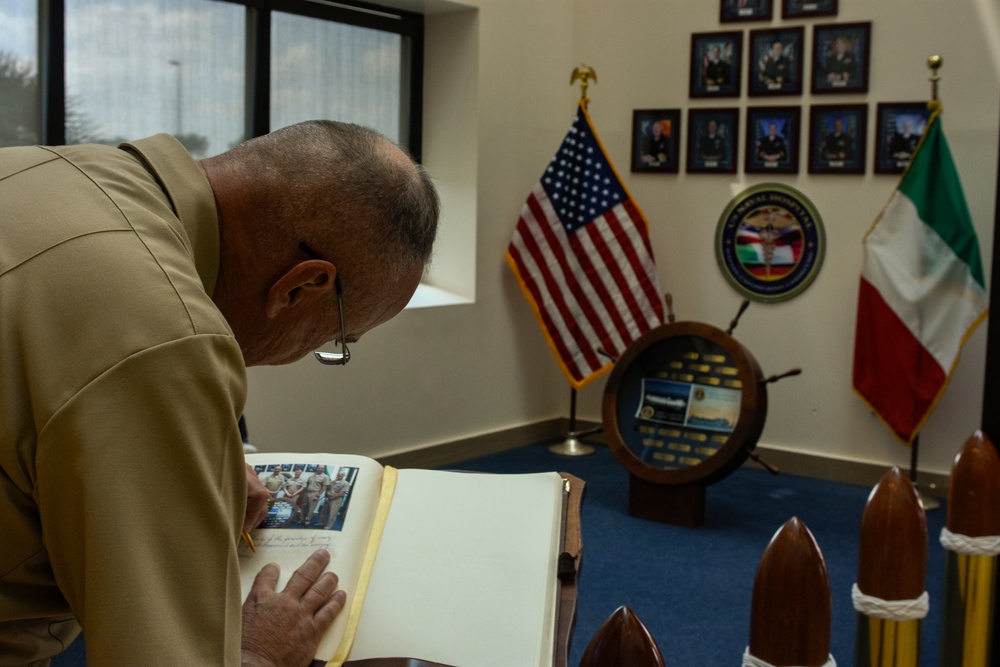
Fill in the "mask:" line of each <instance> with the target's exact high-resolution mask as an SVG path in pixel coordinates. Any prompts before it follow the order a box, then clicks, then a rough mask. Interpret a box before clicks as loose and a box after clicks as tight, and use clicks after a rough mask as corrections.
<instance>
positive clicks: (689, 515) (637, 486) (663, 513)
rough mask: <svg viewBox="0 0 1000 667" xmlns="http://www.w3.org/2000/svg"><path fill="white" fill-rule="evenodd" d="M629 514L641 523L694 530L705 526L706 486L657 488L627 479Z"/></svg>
mask: <svg viewBox="0 0 1000 667" xmlns="http://www.w3.org/2000/svg"><path fill="white" fill-rule="evenodd" d="M628 513H629V516H634V517H638V518H640V519H649V520H650V521H658V522H660V523H669V524H671V525H673V526H681V527H682V528H697V527H698V526H700V525H701V524H703V523H704V522H705V485H704V484H702V483H700V482H692V483H690V484H672V485H667V484H656V483H654V482H647V481H646V480H644V479H642V478H641V477H636V476H635V475H629V484H628Z"/></svg>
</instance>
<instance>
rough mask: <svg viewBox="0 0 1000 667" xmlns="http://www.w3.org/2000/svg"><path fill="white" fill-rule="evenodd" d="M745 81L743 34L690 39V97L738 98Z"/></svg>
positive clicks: (703, 34) (697, 35)
mask: <svg viewBox="0 0 1000 667" xmlns="http://www.w3.org/2000/svg"><path fill="white" fill-rule="evenodd" d="M742 77H743V32H742V31H732V32H696V33H693V34H692V35H691V71H690V75H689V79H688V80H689V83H688V95H689V96H690V97H694V98H697V97H739V96H740V92H741V87H742V80H743V78H742Z"/></svg>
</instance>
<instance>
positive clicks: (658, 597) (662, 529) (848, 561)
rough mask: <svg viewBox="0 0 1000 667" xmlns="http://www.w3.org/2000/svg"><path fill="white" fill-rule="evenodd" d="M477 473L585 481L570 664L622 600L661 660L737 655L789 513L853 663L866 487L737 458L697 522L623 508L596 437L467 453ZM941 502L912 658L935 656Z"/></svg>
mask: <svg viewBox="0 0 1000 667" xmlns="http://www.w3.org/2000/svg"><path fill="white" fill-rule="evenodd" d="M454 467H455V468H458V469H462V470H475V471H481V472H503V473H521V472H540V471H546V470H560V471H563V472H567V473H570V474H573V475H576V476H577V477H579V478H581V479H583V480H584V481H585V482H587V489H586V494H585V496H584V499H583V508H582V511H581V515H582V530H583V566H582V572H581V576H580V584H579V609H578V616H577V623H576V631H575V634H574V641H573V644H572V646H571V651H570V663H569V664H570V665H571V666H573V665H578V664H579V663H580V658H581V657H582V656H583V652H584V650H585V649H586V647H587V643H588V642H589V641H590V638H591V636H593V634H594V632H595V631H596V630H597V629H598V627H600V625H601V623H603V622H604V621H605V619H607V617H608V616H610V615H611V613H612V612H614V611H615V609H617V608H618V607H619V606H621V605H627V606H628V607H629V608H630V609H632V611H633V612H635V613H636V615H637V616H638V617H639V618H640V619H641V620H642V622H643V623H644V624H645V625H646V627H647V628H649V631H650V633H651V634H652V635H653V637H654V638H655V639H656V642H657V644H658V645H659V647H660V650H661V652H662V653H663V658H664V660H665V661H666V663H667V664H668V665H672V666H676V667H699V666H709V667H713V666H716V665H718V666H722V665H738V664H740V661H741V660H742V655H743V651H744V649H745V648H746V646H747V642H748V639H749V627H750V626H749V622H750V599H751V594H752V592H753V580H754V575H755V574H756V571H757V565H758V564H759V563H760V558H761V556H762V555H763V553H764V550H765V549H766V548H767V545H768V543H769V542H770V540H771V538H772V537H773V536H774V533H775V532H776V531H777V530H778V529H779V528H781V526H782V525H783V524H784V523H785V522H786V521H787V520H788V519H790V518H792V517H793V516H797V517H798V518H799V519H800V520H801V521H802V522H803V523H804V524H805V525H806V526H807V527H808V528H809V530H810V532H811V533H812V534H813V537H815V539H816V542H817V543H818V544H819V547H820V550H821V551H822V553H823V557H824V559H825V561H826V565H827V569H828V570H829V573H830V585H831V590H832V597H833V621H832V626H831V653H832V654H833V657H834V658H835V659H836V660H837V663H838V664H839V665H842V666H844V667H846V666H848V665H851V664H853V662H854V639H855V626H856V624H857V618H858V614H857V612H855V610H854V607H853V605H852V603H851V586H852V585H853V584H854V582H855V581H856V580H857V559H858V532H859V530H860V526H861V514H862V512H863V510H864V506H865V501H866V500H867V498H868V495H869V493H870V492H871V488H867V487H860V486H852V485H847V484H838V483H834V482H825V481H820V480H814V479H808V478H805V477H799V476H795V475H789V474H787V473H782V474H780V475H777V476H775V475H772V474H771V473H768V472H765V471H762V470H758V469H752V468H746V467H744V468H740V469H739V470H737V471H736V472H735V473H733V474H732V475H730V476H728V477H726V478H725V479H723V480H722V481H721V482H719V483H717V484H714V485H712V486H710V487H709V488H708V491H707V497H706V503H705V504H706V509H705V523H704V524H703V525H702V526H700V527H698V528H695V529H689V528H680V527H675V526H670V525H665V524H660V523H656V522H651V521H647V520H644V519H637V518H633V517H630V516H629V515H628V473H627V471H625V469H624V468H622V467H621V466H620V465H619V464H618V462H617V461H616V460H615V458H614V456H613V455H612V454H611V452H610V450H608V449H607V448H606V447H604V446H598V447H597V451H596V452H595V453H594V454H593V455H590V456H582V457H564V456H557V455H554V454H552V453H550V452H549V451H548V446H547V445H545V444H541V445H533V446H529V447H523V448H520V449H516V450H511V451H508V452H503V453H500V454H494V455H490V456H484V457H481V458H477V459H474V460H471V461H464V462H462V463H461V464H459V465H457V466H454ZM945 518H946V517H945V509H944V507H943V506H942V507H941V508H938V509H935V510H932V511H929V512H928V513H927V526H928V538H929V539H928V542H929V544H928V554H927V561H928V572H927V591H928V593H929V595H930V598H931V611H930V613H929V614H928V616H927V618H925V619H924V621H923V638H922V643H921V650H922V660H921V665H923V666H924V667H932V666H933V665H937V664H938V650H939V648H938V647H939V644H940V637H939V635H940V608H939V606H938V605H939V602H940V600H941V593H942V583H941V582H942V580H943V575H944V550H943V549H942V548H941V545H940V544H939V543H938V535H940V533H941V528H942V527H943V526H944V521H945Z"/></svg>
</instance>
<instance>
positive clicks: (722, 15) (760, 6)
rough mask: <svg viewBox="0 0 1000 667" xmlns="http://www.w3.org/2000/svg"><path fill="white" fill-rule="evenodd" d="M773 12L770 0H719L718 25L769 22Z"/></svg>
mask: <svg viewBox="0 0 1000 667" xmlns="http://www.w3.org/2000/svg"><path fill="white" fill-rule="evenodd" d="M741 5H742V6H741ZM773 11H774V6H773V4H772V0H719V22H720V23H736V22H739V21H770V20H771V15H772V13H773Z"/></svg>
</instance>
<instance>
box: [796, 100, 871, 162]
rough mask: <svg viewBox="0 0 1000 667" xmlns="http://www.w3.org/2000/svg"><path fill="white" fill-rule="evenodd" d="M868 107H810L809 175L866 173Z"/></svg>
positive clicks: (845, 105)
mask: <svg viewBox="0 0 1000 667" xmlns="http://www.w3.org/2000/svg"><path fill="white" fill-rule="evenodd" d="M867 120H868V105H867V104H814V105H813V106H812V107H810V108H809V173H810V174H863V173H865V137H866V131H867V127H868V124H867Z"/></svg>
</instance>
